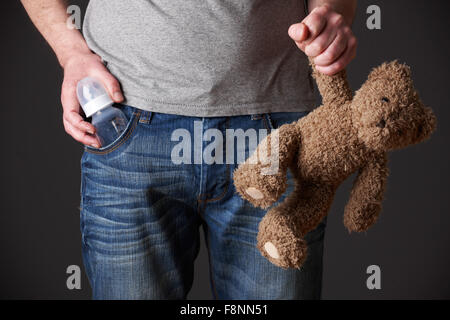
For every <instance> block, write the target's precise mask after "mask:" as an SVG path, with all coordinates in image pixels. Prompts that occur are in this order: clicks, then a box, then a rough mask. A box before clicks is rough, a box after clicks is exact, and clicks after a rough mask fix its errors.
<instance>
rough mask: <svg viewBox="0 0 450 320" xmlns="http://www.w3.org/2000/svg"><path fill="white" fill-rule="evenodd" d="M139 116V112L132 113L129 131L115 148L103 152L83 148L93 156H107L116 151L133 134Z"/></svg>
mask: <svg viewBox="0 0 450 320" xmlns="http://www.w3.org/2000/svg"><path fill="white" fill-rule="evenodd" d="M140 114H141V111H140V110H139V111H135V112H134V113H133V116H135V118H134V120H133V123H132V125H131V127H130V130H129V131H128V132H127V134H126V135H125V136H124V137H123V138H122V140H120V141H119V142H118V143H117V144H116V145H115V146H113V147H112V148H111V149H107V150H103V151H97V150H91V149H88V148H85V150H86V151H87V152H89V153H94V154H108V153H111V152H113V151H114V150H116V149H117V148H118V147H120V146H121V145H122V144H124V143H125V142H126V141H127V140H128V139H129V138H130V136H131V134H132V133H133V131H134V129H135V128H136V125H137V123H138V122H139V119H140Z"/></svg>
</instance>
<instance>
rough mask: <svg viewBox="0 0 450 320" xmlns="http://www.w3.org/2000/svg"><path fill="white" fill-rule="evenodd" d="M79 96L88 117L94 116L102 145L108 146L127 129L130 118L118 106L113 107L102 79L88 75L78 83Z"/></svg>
mask: <svg viewBox="0 0 450 320" xmlns="http://www.w3.org/2000/svg"><path fill="white" fill-rule="evenodd" d="M77 96H78V101H79V102H80V105H81V107H82V108H83V111H84V113H85V114H86V117H87V118H89V117H91V116H92V121H91V123H92V125H93V126H94V127H95V129H96V136H97V138H98V139H99V141H100V143H101V146H102V147H103V146H107V145H109V144H110V143H112V142H113V141H114V140H116V139H117V138H118V137H119V136H120V135H121V134H122V132H123V131H124V130H125V129H126V126H127V122H128V119H127V117H126V116H125V114H124V113H123V112H122V111H121V110H120V109H118V108H116V107H113V106H112V105H113V103H114V102H113V101H112V100H111V98H110V97H109V95H108V93H107V92H106V90H105V88H104V87H103V85H102V84H101V83H100V81H98V80H96V79H94V78H91V77H86V78H84V79H81V80H80V81H79V82H78V84H77Z"/></svg>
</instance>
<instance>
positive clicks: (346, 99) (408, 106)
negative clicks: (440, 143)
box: [233, 60, 436, 269]
mask: <svg viewBox="0 0 450 320" xmlns="http://www.w3.org/2000/svg"><path fill="white" fill-rule="evenodd" d="M310 64H311V67H312V76H313V78H314V79H315V81H316V83H317V87H318V89H319V92H320V94H321V96H322V105H321V106H320V107H318V108H316V109H314V110H313V111H312V112H310V113H309V114H308V115H307V116H305V117H303V118H301V119H299V120H298V121H295V122H293V123H291V124H285V125H282V126H281V127H279V128H278V129H276V130H272V132H271V133H270V134H269V135H267V137H266V138H265V139H264V140H262V141H261V142H260V144H259V145H258V147H257V148H256V150H255V151H254V152H253V153H252V155H251V156H250V157H249V158H248V159H247V160H246V161H245V162H243V163H241V164H240V165H239V167H238V168H237V169H236V170H235V171H234V173H233V178H234V185H235V187H236V191H237V192H238V193H239V194H240V196H241V197H242V198H244V199H246V200H248V201H249V202H251V203H252V204H253V205H254V206H256V207H260V208H269V207H270V206H272V205H273V204H274V203H275V202H277V201H278V199H279V198H280V197H281V195H282V194H283V193H284V192H285V190H286V186H287V178H286V173H287V170H288V169H289V170H290V171H291V173H292V175H293V178H294V181H295V187H294V190H293V191H292V192H291V193H290V194H289V195H287V197H286V198H285V199H284V201H283V202H281V203H279V204H277V205H276V206H274V207H272V208H270V210H268V212H267V213H266V214H265V216H264V217H263V219H262V220H261V222H260V223H259V228H258V229H259V230H258V235H257V247H258V249H259V250H260V252H261V253H262V255H263V256H265V257H266V258H267V259H268V260H269V261H270V262H272V263H273V264H275V265H277V266H279V267H282V268H285V269H286V268H300V267H301V266H302V264H303V262H304V261H305V258H306V256H307V244H306V241H305V240H304V237H305V235H306V234H307V233H308V232H310V231H311V230H314V229H315V228H316V227H317V225H318V224H319V223H320V222H321V220H322V219H323V218H324V217H325V216H326V215H327V213H328V211H329V209H330V206H331V204H332V202H333V198H334V195H335V193H336V189H337V188H338V187H339V185H340V184H341V183H342V182H343V181H344V180H346V179H347V178H348V177H349V176H350V175H352V174H353V173H355V172H357V175H356V178H355V181H354V183H353V187H352V190H351V194H350V198H349V200H348V203H347V205H346V207H345V210H344V219H343V220H344V225H345V227H346V228H347V229H348V231H349V232H352V231H355V232H362V231H366V230H367V229H368V228H369V227H370V226H372V225H373V224H374V223H375V221H376V220H377V218H378V215H379V213H380V211H381V208H382V200H383V194H384V191H385V187H386V180H387V177H388V156H387V153H388V152H389V151H391V150H394V149H400V148H404V147H407V146H409V145H412V144H417V143H419V142H421V141H424V140H426V139H427V138H428V137H429V136H430V135H431V133H432V132H433V131H434V130H435V127H436V117H435V115H434V114H433V112H432V110H431V109H430V108H429V107H426V106H424V104H423V103H422V102H421V100H420V98H419V95H418V93H417V91H416V90H415V88H414V86H413V82H412V79H411V71H410V68H409V67H408V66H407V65H405V64H401V63H399V62H398V61H393V62H390V63H383V64H382V65H380V66H378V67H377V68H374V69H373V70H372V71H371V73H370V74H369V76H368V79H367V80H366V82H365V83H364V84H363V85H362V87H361V88H360V89H359V90H358V91H356V92H355V94H354V95H353V93H352V90H351V89H350V86H349V84H348V82H347V78H346V71H345V70H343V71H340V72H339V73H337V74H335V75H333V76H328V75H324V74H322V73H320V72H318V71H317V70H316V69H315V66H314V63H313V61H312V60H310ZM274 142H276V143H274ZM274 155H276V157H274ZM271 159H272V160H273V159H276V161H277V166H276V168H277V170H272V171H273V172H269V173H268V172H266V171H268V170H267V168H268V166H272V163H271V161H272V160H271ZM269 171H270V170H269Z"/></svg>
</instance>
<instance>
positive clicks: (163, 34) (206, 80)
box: [83, 0, 314, 117]
mask: <svg viewBox="0 0 450 320" xmlns="http://www.w3.org/2000/svg"><path fill="white" fill-rule="evenodd" d="M304 16H305V10H304V5H303V1H300V0H283V1H274V0H208V1H206V0H153V1H150V0H130V1H124V0H91V1H90V2H89V6H88V9H87V12H86V16H85V20H84V26H83V34H84V37H85V38H86V41H87V43H88V45H89V47H90V48H91V50H92V51H94V52H96V53H97V54H98V55H100V56H101V58H102V59H103V60H104V61H105V63H106V64H107V67H108V69H109V70H110V72H111V73H112V74H113V75H114V76H116V78H117V79H118V80H119V82H120V83H121V85H122V89H123V92H124V95H125V98H126V101H125V102H126V103H127V104H129V105H131V106H134V107H136V108H140V109H144V110H149V111H155V112H161V113H171V114H180V115H188V116H198V117H214V116H232V115H243V114H253V113H266V112H293V111H305V110H311V109H312V108H313V107H314V95H313V87H312V82H311V77H310V72H309V66H308V62H307V59H306V56H305V55H304V54H303V53H302V52H301V51H300V50H299V49H298V48H297V47H296V45H295V43H294V42H293V41H292V39H290V38H289V36H288V32H287V31H288V28H289V26H290V25H291V24H293V23H296V22H300V21H301V20H302V19H303V18H304Z"/></svg>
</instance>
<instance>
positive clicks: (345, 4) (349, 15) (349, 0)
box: [307, 0, 357, 25]
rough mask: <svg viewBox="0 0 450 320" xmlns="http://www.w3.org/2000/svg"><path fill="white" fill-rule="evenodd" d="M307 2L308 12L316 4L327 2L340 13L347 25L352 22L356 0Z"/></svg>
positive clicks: (312, 0) (311, 0) (308, 0)
mask: <svg viewBox="0 0 450 320" xmlns="http://www.w3.org/2000/svg"><path fill="white" fill-rule="evenodd" d="M307 2H308V10H309V12H311V11H312V10H313V9H314V8H316V7H318V6H321V5H324V4H328V5H329V6H330V8H332V9H333V10H334V11H336V12H337V13H340V14H342V16H343V17H344V19H345V21H346V22H347V23H348V25H351V24H352V22H353V18H354V16H355V12H356V3H357V0H307Z"/></svg>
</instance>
